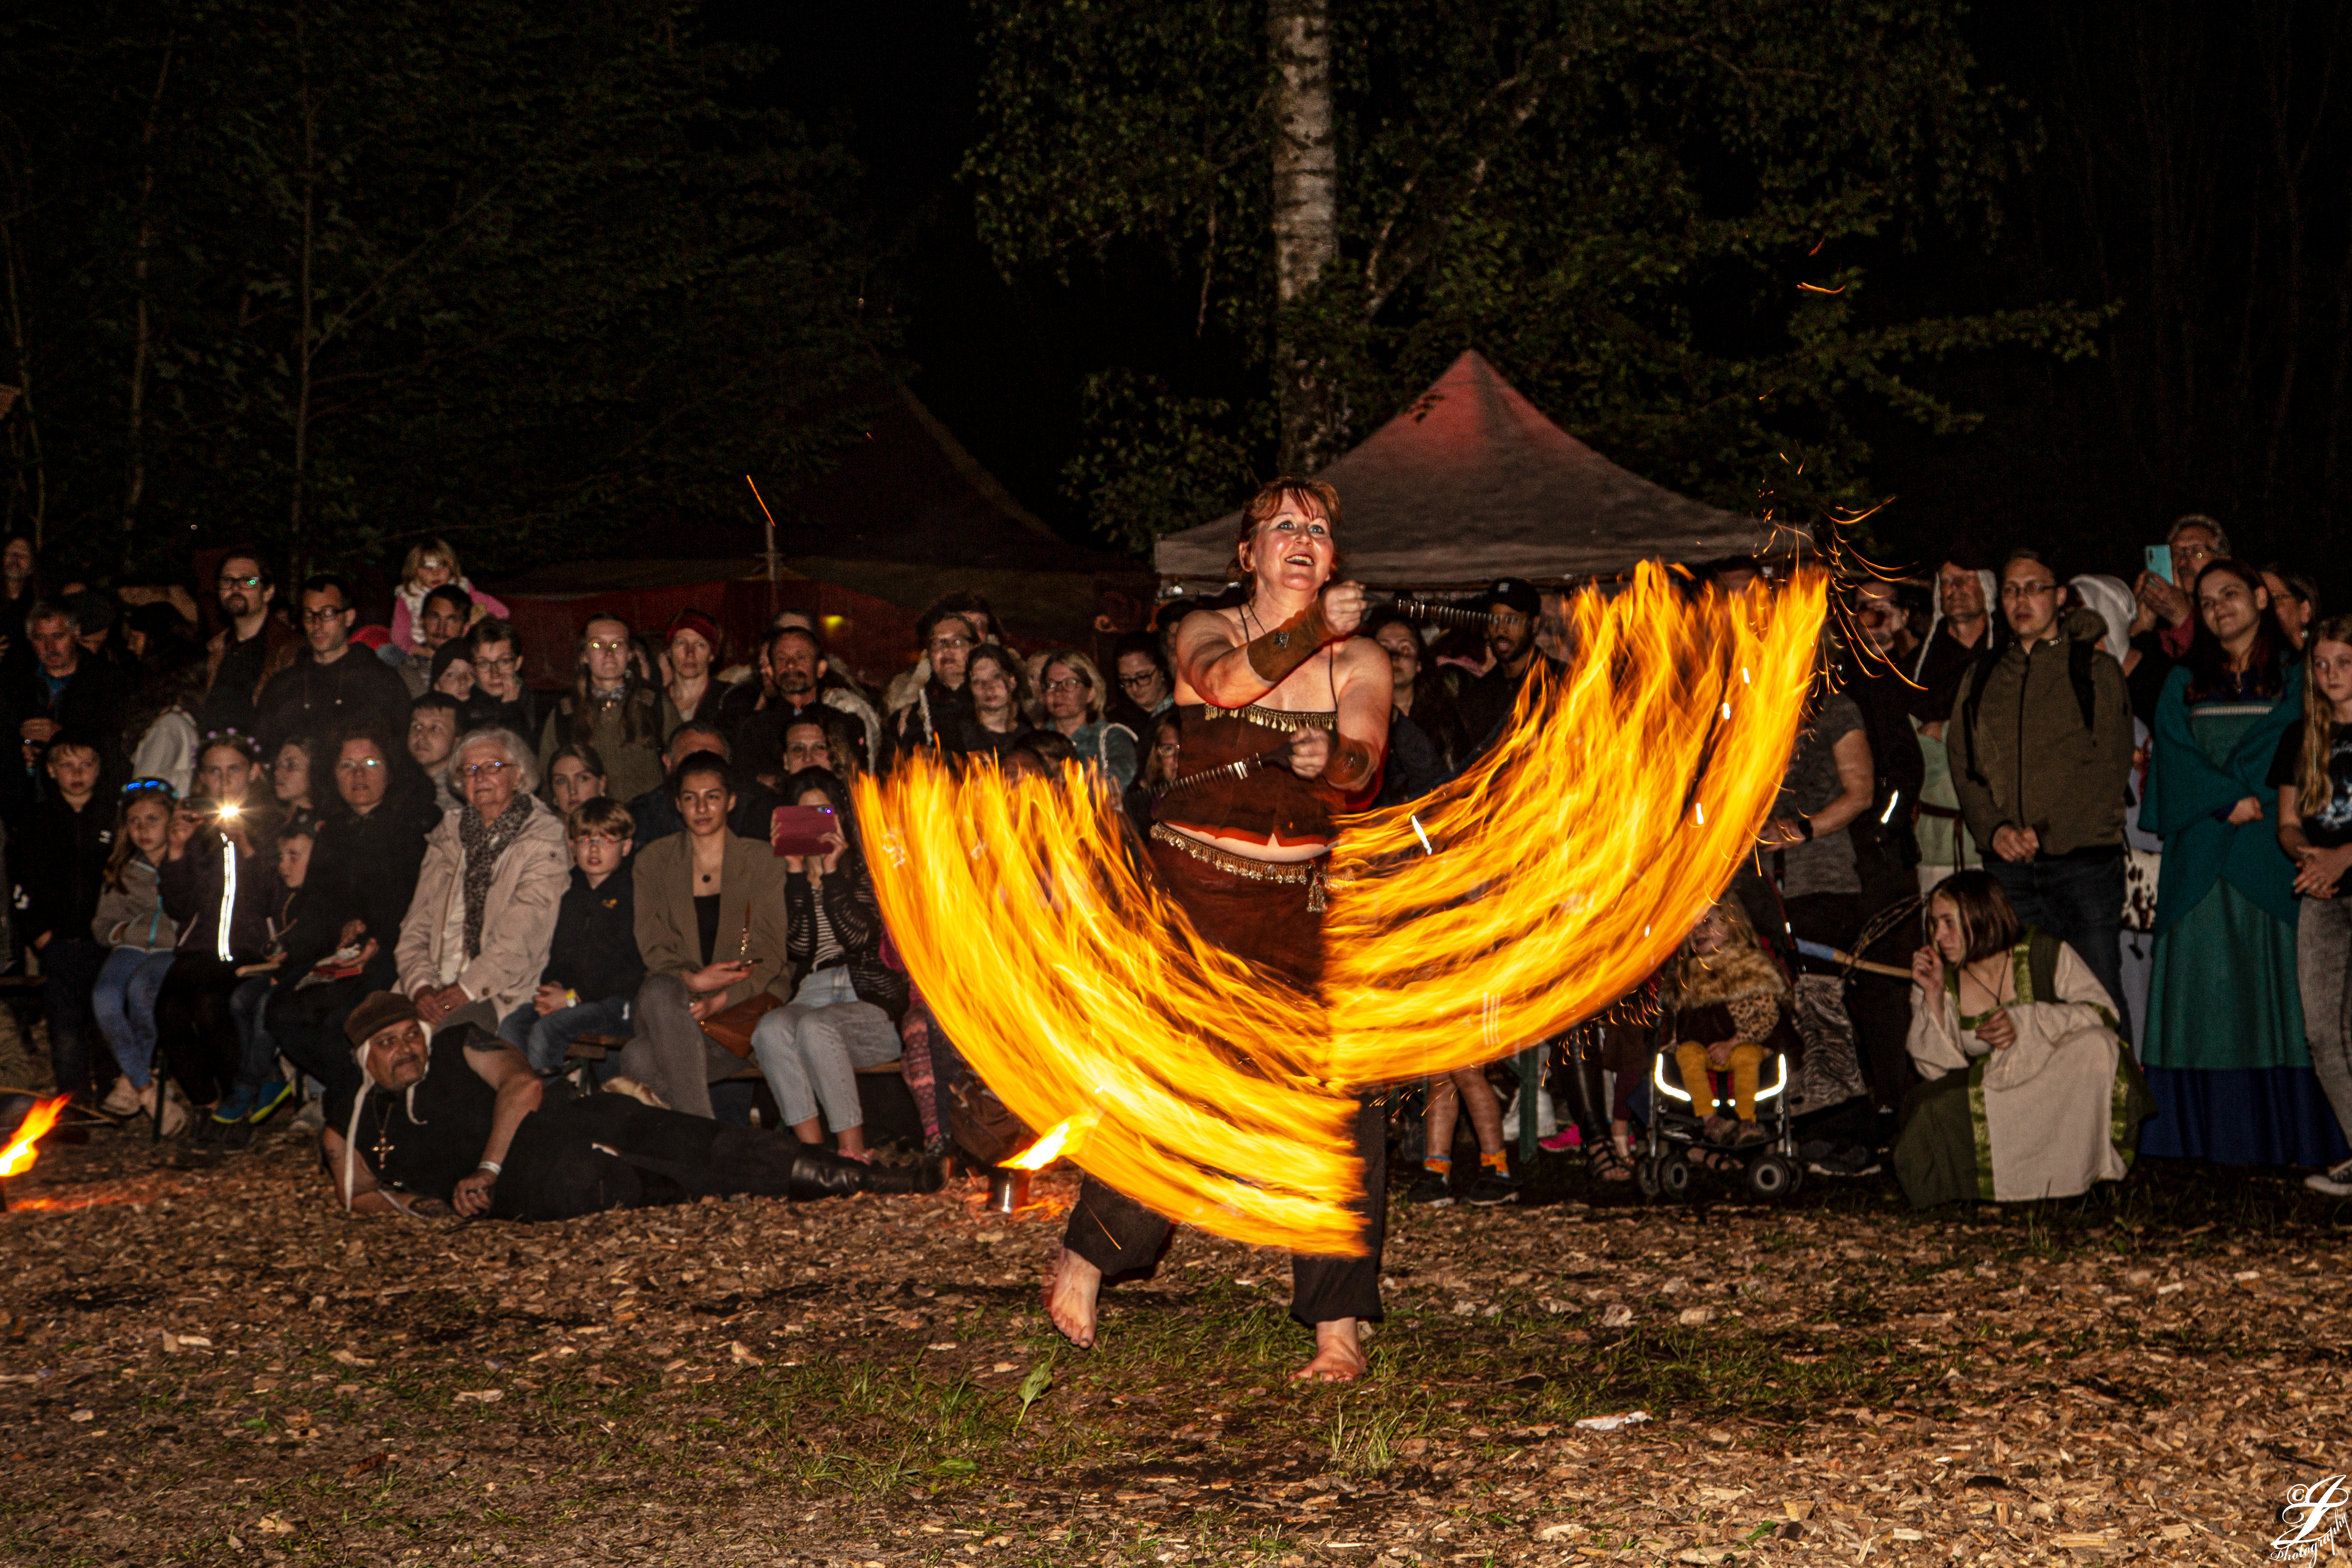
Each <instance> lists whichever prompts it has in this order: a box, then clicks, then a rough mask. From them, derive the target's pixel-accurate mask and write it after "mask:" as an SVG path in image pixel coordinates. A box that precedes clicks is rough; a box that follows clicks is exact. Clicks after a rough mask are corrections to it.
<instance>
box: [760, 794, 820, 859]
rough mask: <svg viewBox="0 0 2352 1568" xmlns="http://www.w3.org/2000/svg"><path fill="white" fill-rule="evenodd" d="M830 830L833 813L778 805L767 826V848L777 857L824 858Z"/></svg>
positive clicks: (808, 807) (815, 807) (812, 807)
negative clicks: (825, 838) (826, 839)
mask: <svg viewBox="0 0 2352 1568" xmlns="http://www.w3.org/2000/svg"><path fill="white" fill-rule="evenodd" d="M833 830H834V827H833V813H831V812H829V811H827V810H825V809H824V807H822V806H814V805H780V806H778V807H776V814H775V816H773V817H772V818H771V819H770V820H769V823H768V847H770V848H771V849H772V850H774V851H775V852H776V853H777V854H779V855H824V854H826V853H829V852H830V851H831V849H832V846H831V845H829V844H827V843H826V842H825V841H824V836H825V835H826V834H828V833H831V832H832V831H833Z"/></svg>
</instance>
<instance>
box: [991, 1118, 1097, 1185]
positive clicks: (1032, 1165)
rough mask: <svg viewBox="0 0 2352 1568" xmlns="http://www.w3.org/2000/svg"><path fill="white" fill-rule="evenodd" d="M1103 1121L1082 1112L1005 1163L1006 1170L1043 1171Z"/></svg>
mask: <svg viewBox="0 0 2352 1568" xmlns="http://www.w3.org/2000/svg"><path fill="white" fill-rule="evenodd" d="M1101 1120H1102V1119H1101V1118H1100V1117H1098V1116H1097V1115H1095V1114H1094V1113H1093V1112H1092V1111H1081V1112H1079V1113H1078V1114H1077V1115H1076V1116H1073V1117H1071V1118H1070V1119H1069V1120H1068V1121H1065V1122H1063V1123H1062V1124H1061V1125H1060V1126H1058V1127H1055V1128H1054V1129H1052V1130H1051V1131H1048V1132H1047V1133H1046V1134H1045V1136H1044V1137H1043V1138H1040V1139H1038V1140H1037V1142H1034V1143H1032V1144H1030V1145H1029V1147H1027V1148H1026V1149H1024V1150H1023V1151H1021V1152H1019V1153H1018V1154H1015V1155H1013V1158H1011V1159H1010V1160H1007V1161H1005V1162H1004V1168H1005V1169H1006V1170H1008V1171H1042V1170H1044V1169H1045V1167H1046V1166H1048V1165H1050V1164H1052V1163H1054V1162H1055V1161H1056V1160H1058V1159H1060V1158H1061V1157H1062V1155H1063V1154H1064V1152H1066V1151H1068V1149H1069V1148H1070V1146H1071V1145H1072V1144H1073V1143H1075V1142H1079V1141H1080V1140H1083V1139H1084V1138H1085V1136H1086V1135H1087V1133H1088V1132H1091V1131H1094V1126H1095V1123H1096V1122H1097V1121H1101Z"/></svg>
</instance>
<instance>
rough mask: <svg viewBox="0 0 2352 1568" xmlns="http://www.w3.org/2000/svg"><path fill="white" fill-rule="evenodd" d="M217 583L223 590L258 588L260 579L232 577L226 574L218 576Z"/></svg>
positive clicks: (254, 577) (255, 577) (256, 577)
mask: <svg viewBox="0 0 2352 1568" xmlns="http://www.w3.org/2000/svg"><path fill="white" fill-rule="evenodd" d="M218 581H219V583H220V585H221V586H222V587H224V588H258V587H260V586H261V579H260V578H259V577H258V576H250V577H232V576H230V575H229V574H227V573H226V572H224V573H222V574H220V577H219V579H218Z"/></svg>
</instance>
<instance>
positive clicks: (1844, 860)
mask: <svg viewBox="0 0 2352 1568" xmlns="http://www.w3.org/2000/svg"><path fill="white" fill-rule="evenodd" d="M1877 776H1878V774H1877V768H1876V765H1875V763H1874V761H1873V759H1872V757H1871V754H1870V740H1869V736H1868V733H1867V731H1865V729H1864V723H1863V717H1862V710H1861V709H1860V708H1859V707H1858V706H1856V705H1855V703H1854V700H1853V699H1852V698H1851V697H1848V696H1847V695H1846V694H1845V693H1843V691H1836V690H1830V689H1818V690H1816V692H1815V694H1814V697H1813V700H1812V701H1811V703H1810V704H1809V705H1808V715H1807V722H1806V725H1805V728H1804V729H1803V730H1802V731H1801V732H1800V733H1799V735H1798V737H1797V744H1796V747H1795V749H1794V750H1793V751H1792V752H1790V757H1789V765H1788V769H1787V771H1786V773H1784V774H1783V775H1782V778H1781V784H1780V796H1779V798H1778V799H1777V800H1776V801H1775V802H1774V804H1773V806H1772V815H1771V816H1770V817H1769V819H1767V821H1766V822H1765V824H1764V830H1763V832H1762V833H1761V834H1760V835H1759V843H1760V844H1761V845H1762V847H1763V856H1762V859H1763V864H1764V869H1765V872H1766V874H1767V875H1768V876H1769V877H1770V878H1771V879H1773V880H1775V881H1777V882H1778V883H1779V885H1780V901H1781V903H1782V905H1783V906H1784V907H1785V909H1786V910H1787V920H1788V929H1789V932H1790V936H1791V938H1792V939H1793V940H1794V941H1796V942H1800V943H1807V944H1811V946H1813V947H1814V948H1816V949H1819V950H1823V952H1825V951H1837V952H1852V951H1853V943H1854V939H1855V936H1856V935H1857V933H1858V932H1859V931H1860V930H1861V927H1862V876H1861V872H1860V870H1859V869H1858V868H1857V867H1856V865H1855V862H1854V847H1853V834H1852V833H1851V832H1849V831H1848V829H1849V828H1850V827H1851V826H1852V825H1853V821H1854V820H1855V819H1856V818H1857V817H1859V816H1861V815H1862V814H1863V813H1864V812H1865V811H1867V810H1868V809H1869V808H1870V797H1871V792H1872V790H1873V789H1874V786H1875V781H1876V779H1877ZM1753 923H1754V922H1753V921H1752V920H1751V921H1750V925H1751V929H1752V927H1753ZM1823 952H1811V953H1808V952H1804V951H1803V949H1802V948H1800V949H1799V951H1798V956H1797V958H1796V962H1795V967H1796V970H1797V982H1796V985H1795V988H1794V989H1795V1007H1796V1015H1797V1031H1798V1034H1799V1035H1800V1036H1801V1037H1802V1038H1803V1040H1804V1042H1805V1050H1804V1058H1803V1063H1802V1066H1803V1072H1802V1074H1801V1077H1800V1078H1799V1079H1798V1080H1797V1082H1796V1083H1795V1085H1794V1086H1793V1092H1794V1096H1795V1098H1794V1100H1792V1102H1791V1103H1792V1105H1793V1106H1794V1107H1795V1108H1796V1109H1797V1110H1800V1111H1801V1112H1803V1113H1804V1114H1805V1115H1807V1116H1808V1117H1809V1118H1810V1117H1811V1116H1812V1115H1813V1114H1814V1113H1815V1112H1818V1111H1822V1110H1827V1109H1829V1108H1831V1107H1832V1106H1836V1105H1841V1104H1843V1103H1845V1102H1846V1101H1848V1100H1852V1099H1853V1097H1854V1096H1855V1095H1857V1094H1864V1093H1866V1094H1868V1095H1869V1096H1870V1097H1871V1099H1870V1103H1871V1105H1872V1106H1873V1107H1874V1108H1876V1109H1877V1110H1879V1111H1881V1112H1882V1113H1883V1114H1888V1115H1891V1113H1892V1112H1893V1110H1895V1107H1896V1106H1898V1105H1900V1104H1901V1103H1902V1097H1903V1092H1904V1090H1905V1089H1906V1087H1907V1086H1908V1084H1909V1081H1910V1077H1909V1075H1910V1068H1909V1067H1908V1065H1907V1064H1906V1062H1904V1061H1903V1059H1902V1052H1903V1039H1902V1037H1901V1035H1900V1034H1899V1033H1898V1034H1897V1035H1896V1036H1895V1037H1894V1038H1893V1039H1891V1040H1889V1039H1885V1038H1883V1037H1877V1036H1873V1037H1868V1038H1864V1037H1862V1036H1861V1033H1860V1031H1859V1030H1857V1029H1856V1027H1855V1022H1856V1021H1855V1018H1854V1014H1853V1005H1852V999H1851V994H1850V992H1851V987H1850V986H1849V984H1848V980H1849V978H1850V977H1849V976H1848V975H1847V973H1846V972H1845V965H1844V964H1843V963H1842V962H1841V961H1840V960H1837V959H1834V958H1830V957H1826V956H1824V955H1823ZM1874 1131H1884V1129H1876V1130H1874ZM1824 1141H1825V1142H1836V1140H1834V1139H1830V1140H1824ZM1855 1141H1856V1142H1859V1131H1858V1130H1857V1136H1856V1140H1855ZM1833 1152H1834V1151H1833ZM1846 1153H1847V1154H1848V1155H1849V1156H1851V1153H1852V1145H1851V1144H1849V1146H1848V1149H1847V1151H1846ZM1824 1163H1827V1162H1824ZM1848 1163H1850V1164H1851V1163H1853V1161H1852V1159H1851V1158H1849V1160H1848ZM1864 1163H1867V1162H1864ZM1830 1173H1833V1174H1861V1173H1862V1172H1861V1170H1860V1168H1859V1165H1856V1166H1855V1168H1853V1169H1851V1170H1839V1169H1832V1170H1831V1171H1830Z"/></svg>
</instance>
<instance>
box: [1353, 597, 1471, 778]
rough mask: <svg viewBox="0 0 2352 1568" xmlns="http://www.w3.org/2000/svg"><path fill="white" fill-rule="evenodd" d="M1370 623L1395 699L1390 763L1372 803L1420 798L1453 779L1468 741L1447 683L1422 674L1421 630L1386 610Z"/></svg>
mask: <svg viewBox="0 0 2352 1568" xmlns="http://www.w3.org/2000/svg"><path fill="white" fill-rule="evenodd" d="M1367 627H1368V630H1369V633H1370V637H1371V639H1372V640H1373V641H1374V642H1376V643H1378V644H1380V645H1381V651H1383V652H1384V653H1386V654H1387V655H1388V656H1389V675H1390V677H1391V679H1392V680H1393V682H1394V688H1393V689H1394V696H1393V697H1392V698H1391V701H1393V702H1394V704H1395V710H1394V711H1392V712H1391V714H1390V715H1389V759H1388V766H1387V768H1386V769H1385V770H1384V771H1383V773H1381V793H1380V795H1379V796H1378V797H1377V799H1376V800H1375V801H1374V803H1373V804H1375V805H1400V804H1402V803H1403V802H1405V801H1408V800H1418V799H1420V798H1421V797H1422V796H1423V795H1427V794H1428V793H1429V792H1430V791H1431V790H1433V789H1435V788H1436V787H1437V786H1438V785H1439V784H1444V782H1445V781H1446V780H1448V779H1450V778H1452V777H1453V776H1454V773H1455V772H1456V771H1457V770H1458V765H1459V763H1460V761H1462V760H1466V759H1467V758H1468V756H1469V752H1470V745H1469V741H1468V739H1467V738H1466V736H1465V734H1464V732H1463V723H1462V716H1461V714H1459V713H1458V712H1456V711H1455V710H1454V695H1453V693H1452V692H1451V691H1449V690H1447V689H1446V686H1445V682H1444V681H1443V680H1438V679H1430V680H1423V679H1422V678H1421V671H1422V653H1423V647H1422V641H1421V634H1420V633H1419V632H1418V631H1416V630H1414V629H1413V625H1412V622H1411V621H1409V620H1407V619H1405V617H1404V616H1401V615H1399V614H1398V613H1397V612H1395V611H1394V610H1388V611H1383V612H1381V613H1378V614H1376V615H1374V616H1371V617H1370V620H1369V621H1368V622H1367ZM1416 714H1417V715H1418V716H1416Z"/></svg>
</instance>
